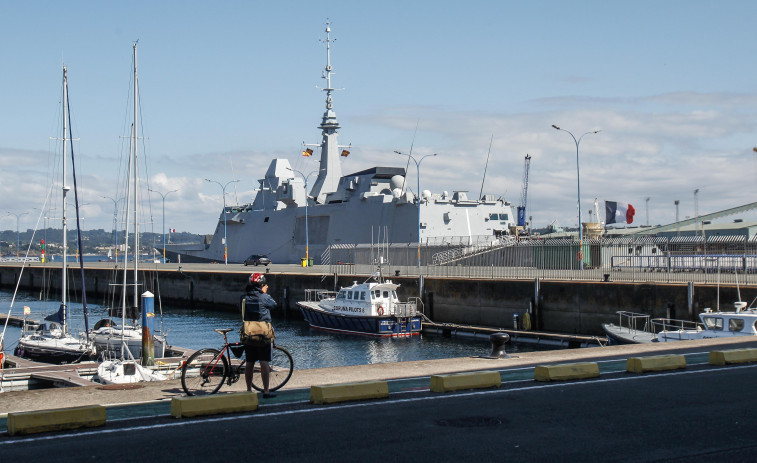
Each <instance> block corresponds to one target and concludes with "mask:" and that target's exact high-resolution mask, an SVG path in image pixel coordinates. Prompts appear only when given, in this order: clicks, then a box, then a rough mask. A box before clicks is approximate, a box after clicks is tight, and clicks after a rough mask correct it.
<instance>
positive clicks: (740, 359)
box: [710, 349, 757, 365]
mask: <svg viewBox="0 0 757 463" xmlns="http://www.w3.org/2000/svg"><path fill="white" fill-rule="evenodd" d="M749 362H757V349H731V350H714V351H712V352H710V364H711V365H728V364H731V363H749Z"/></svg>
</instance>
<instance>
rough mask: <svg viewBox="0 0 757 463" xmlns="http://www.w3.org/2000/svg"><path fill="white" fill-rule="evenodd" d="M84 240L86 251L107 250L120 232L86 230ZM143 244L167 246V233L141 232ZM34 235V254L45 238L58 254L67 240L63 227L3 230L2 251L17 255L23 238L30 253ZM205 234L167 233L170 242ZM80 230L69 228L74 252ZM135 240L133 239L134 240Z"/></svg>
mask: <svg viewBox="0 0 757 463" xmlns="http://www.w3.org/2000/svg"><path fill="white" fill-rule="evenodd" d="M81 235H82V236H81V240H82V244H83V246H82V247H83V250H82V251H83V252H84V254H106V253H107V252H108V249H113V246H114V245H115V239H116V236H115V234H114V233H113V232H111V231H105V230H103V229H99V230H83V231H82V232H81ZM139 236H140V238H139V239H140V247H141V248H142V249H141V252H150V250H152V248H153V246H154V247H156V248H160V247H161V246H163V235H162V234H160V233H148V232H146V233H140V235H139ZM32 238H34V243H32V247H31V254H32V255H39V253H40V245H41V241H42V240H45V251H46V252H47V254H58V253H59V252H60V249H61V245H62V240H63V231H62V230H60V229H53V228H48V229H46V230H37V231H36V233H34V230H31V229H29V230H26V231H21V232H20V233H19V234H18V235H17V234H16V231H15V230H3V231H2V232H0V253H1V254H3V255H11V254H13V255H15V254H16V241H17V239H18V240H20V244H21V246H20V248H21V250H20V252H21V254H24V253H26V250H27V248H28V247H29V240H31V239H32ZM117 238H118V245H119V246H123V231H119V233H118V237H117ZM204 238H205V237H204V235H196V234H194V233H186V232H179V233H171V234H166V243H197V242H201V241H202V240H203V239H204ZM76 241H77V234H76V232H75V231H69V232H68V246H69V249H70V250H71V252H72V253H73V252H74V250H75V249H76ZM130 241H132V242H133V240H130Z"/></svg>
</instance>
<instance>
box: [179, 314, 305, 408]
mask: <svg viewBox="0 0 757 463" xmlns="http://www.w3.org/2000/svg"><path fill="white" fill-rule="evenodd" d="M230 331H233V329H231V328H224V329H216V330H215V332H216V333H218V334H221V335H223V346H222V347H221V349H220V350H218V349H212V348H206V349H200V350H198V351H197V352H195V353H194V354H192V355H190V356H189V358H188V359H187V361H186V362H184V365H182V367H181V387H182V388H184V392H186V393H187V395H208V394H215V393H216V392H218V390H219V389H221V386H223V383H224V382H226V383H227V384H228V385H229V386H231V385H232V384H234V383H236V382H237V381H239V378H240V376H241V375H242V373H243V372H244V366H245V359H244V355H245V354H244V344H242V343H239V342H236V343H229V341H228V339H227V337H226V333H228V332H230ZM272 347H273V356H272V358H271V361H270V362H269V363H268V365H269V366H270V374H269V381H268V386H269V390H270V391H271V392H273V391H275V390H278V389H280V388H281V387H283V386H284V385H285V384H286V383H287V381H289V378H291V377H292V371H293V370H294V360H292V355H291V354H290V353H289V351H288V350H286V349H285V348H283V347H281V346H277V345H276V344H275V343H274V344H273V346H272ZM232 354H234V357H236V358H237V359H239V360H238V361H236V360H232V358H231V355H232ZM256 365H258V364H257V363H256ZM254 371H255V372H257V373H260V367H259V366H257V367H256V368H255V370H254ZM252 387H253V388H255V389H256V390H258V391H260V392H263V380H262V375H261V374H256V375H255V374H254V375H253V377H252Z"/></svg>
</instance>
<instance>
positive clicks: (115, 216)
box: [100, 196, 124, 263]
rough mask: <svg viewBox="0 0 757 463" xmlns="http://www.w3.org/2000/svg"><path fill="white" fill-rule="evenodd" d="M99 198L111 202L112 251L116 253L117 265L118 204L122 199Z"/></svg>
mask: <svg viewBox="0 0 757 463" xmlns="http://www.w3.org/2000/svg"><path fill="white" fill-rule="evenodd" d="M100 197H101V198H105V199H110V200H111V201H113V251H114V252H115V253H116V263H118V203H119V201H121V200H122V199H124V198H118V199H113V198H111V197H110V196H100Z"/></svg>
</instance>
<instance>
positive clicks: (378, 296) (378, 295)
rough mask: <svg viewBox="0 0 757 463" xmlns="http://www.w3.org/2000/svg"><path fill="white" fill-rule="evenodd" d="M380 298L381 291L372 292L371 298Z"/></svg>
mask: <svg viewBox="0 0 757 463" xmlns="http://www.w3.org/2000/svg"><path fill="white" fill-rule="evenodd" d="M380 297H381V291H374V292H373V298H374V299H378V298H380Z"/></svg>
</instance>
